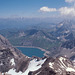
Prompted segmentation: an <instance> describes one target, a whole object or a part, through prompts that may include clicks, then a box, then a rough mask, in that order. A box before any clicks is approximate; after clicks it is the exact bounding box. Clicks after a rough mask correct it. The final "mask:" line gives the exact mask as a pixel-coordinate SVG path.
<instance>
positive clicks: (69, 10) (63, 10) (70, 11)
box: [58, 7, 75, 16]
mask: <svg viewBox="0 0 75 75" xmlns="http://www.w3.org/2000/svg"><path fill="white" fill-rule="evenodd" d="M58 11H59V12H60V14H61V15H70V16H75V8H73V7H72V8H68V7H61V8H59V10H58Z"/></svg>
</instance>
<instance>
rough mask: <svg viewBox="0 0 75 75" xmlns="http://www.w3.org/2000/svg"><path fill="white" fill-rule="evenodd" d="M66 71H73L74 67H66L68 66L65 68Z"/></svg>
mask: <svg viewBox="0 0 75 75" xmlns="http://www.w3.org/2000/svg"><path fill="white" fill-rule="evenodd" d="M66 71H69V72H75V69H73V68H70V67H68V68H67V69H66Z"/></svg>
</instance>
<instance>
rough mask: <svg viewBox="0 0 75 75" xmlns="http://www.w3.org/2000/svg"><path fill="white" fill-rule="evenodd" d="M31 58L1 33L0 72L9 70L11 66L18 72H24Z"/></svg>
mask: <svg viewBox="0 0 75 75" xmlns="http://www.w3.org/2000/svg"><path fill="white" fill-rule="evenodd" d="M11 59H12V61H11ZM29 60H30V59H29V58H28V57H27V56H25V55H23V54H22V53H21V52H20V51H19V50H18V49H16V48H14V47H13V46H12V45H11V44H10V43H9V41H8V40H7V39H6V38H4V37H3V36H1V35H0V72H2V73H3V72H7V71H9V70H10V69H11V68H14V69H16V71H17V72H19V71H22V72H23V71H25V69H26V68H27V66H28V63H29ZM12 63H14V65H12ZM24 64H26V65H24Z"/></svg>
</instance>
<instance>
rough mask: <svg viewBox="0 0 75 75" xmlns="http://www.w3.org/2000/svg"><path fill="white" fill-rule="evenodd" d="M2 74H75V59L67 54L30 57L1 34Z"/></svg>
mask: <svg viewBox="0 0 75 75" xmlns="http://www.w3.org/2000/svg"><path fill="white" fill-rule="evenodd" d="M0 74H1V75H75V61H70V60H69V59H68V58H67V57H66V56H65V57H64V56H58V57H56V58H52V57H43V58H39V57H32V58H29V57H28V56H25V55H23V54H22V53H21V52H20V51H19V50H18V49H16V48H14V47H13V46H12V45H11V44H10V43H9V41H8V40H7V39H6V38H4V37H3V36H2V35H0Z"/></svg>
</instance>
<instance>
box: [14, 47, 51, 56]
mask: <svg viewBox="0 0 75 75" xmlns="http://www.w3.org/2000/svg"><path fill="white" fill-rule="evenodd" d="M14 47H27V48H38V49H40V50H41V51H44V52H45V53H44V56H47V57H48V54H50V52H49V51H46V50H45V49H43V48H40V47H34V46H14Z"/></svg>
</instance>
